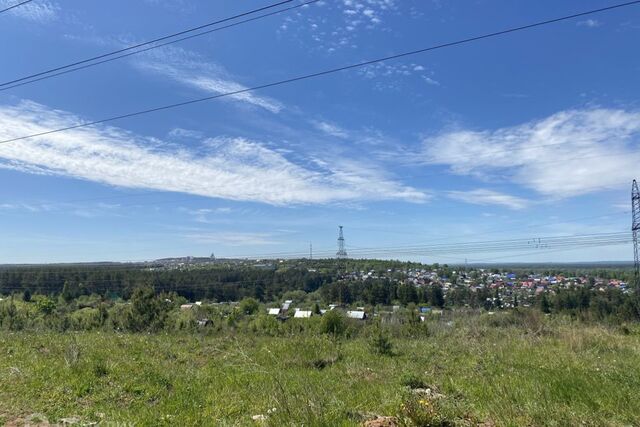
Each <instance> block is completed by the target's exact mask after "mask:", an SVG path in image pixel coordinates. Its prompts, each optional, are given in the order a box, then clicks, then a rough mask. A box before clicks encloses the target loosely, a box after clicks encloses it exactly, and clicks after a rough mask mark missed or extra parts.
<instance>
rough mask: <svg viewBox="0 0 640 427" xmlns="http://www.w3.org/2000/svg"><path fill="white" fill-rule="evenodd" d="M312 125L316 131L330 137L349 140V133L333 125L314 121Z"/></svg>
mask: <svg viewBox="0 0 640 427" xmlns="http://www.w3.org/2000/svg"><path fill="white" fill-rule="evenodd" d="M312 124H313V126H314V127H315V128H316V129H318V130H319V131H322V132H324V133H326V134H327V135H329V136H335V137H338V138H347V137H348V136H349V133H348V132H347V131H346V130H344V129H342V128H341V127H340V126H338V125H335V124H333V123H329V122H323V121H313V122H312Z"/></svg>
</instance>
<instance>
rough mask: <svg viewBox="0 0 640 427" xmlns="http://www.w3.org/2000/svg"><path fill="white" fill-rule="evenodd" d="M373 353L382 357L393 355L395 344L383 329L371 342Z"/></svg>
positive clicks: (379, 330)
mask: <svg viewBox="0 0 640 427" xmlns="http://www.w3.org/2000/svg"><path fill="white" fill-rule="evenodd" d="M370 347H371V351H372V352H373V353H374V354H378V355H381V356H391V355H393V343H392V342H391V338H389V335H387V334H386V333H385V332H384V331H383V330H382V328H378V331H377V333H376V334H375V335H374V336H373V339H372V340H371V342H370Z"/></svg>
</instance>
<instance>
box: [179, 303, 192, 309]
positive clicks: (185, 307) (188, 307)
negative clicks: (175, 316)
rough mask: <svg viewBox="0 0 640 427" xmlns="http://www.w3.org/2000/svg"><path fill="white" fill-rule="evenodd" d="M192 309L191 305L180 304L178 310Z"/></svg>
mask: <svg viewBox="0 0 640 427" xmlns="http://www.w3.org/2000/svg"><path fill="white" fill-rule="evenodd" d="M192 307H193V304H182V305H181V306H180V310H190V309H191V308H192Z"/></svg>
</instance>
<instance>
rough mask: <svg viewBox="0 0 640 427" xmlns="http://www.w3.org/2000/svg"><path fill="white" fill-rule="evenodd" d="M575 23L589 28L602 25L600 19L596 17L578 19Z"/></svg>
mask: <svg viewBox="0 0 640 427" xmlns="http://www.w3.org/2000/svg"><path fill="white" fill-rule="evenodd" d="M576 25H578V26H580V27H589V28H596V27H599V26H601V25H602V23H601V22H600V21H598V20H597V19H586V20H584V21H579V22H578V23H577V24H576Z"/></svg>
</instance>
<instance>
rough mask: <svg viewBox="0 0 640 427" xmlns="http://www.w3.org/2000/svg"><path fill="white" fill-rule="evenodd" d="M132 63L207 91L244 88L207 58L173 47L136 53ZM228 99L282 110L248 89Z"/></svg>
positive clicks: (272, 110)
mask: <svg viewBox="0 0 640 427" xmlns="http://www.w3.org/2000/svg"><path fill="white" fill-rule="evenodd" d="M133 64H134V66H135V67H137V68H138V69H139V70H141V71H145V72H150V73H154V74H158V75H161V76H164V77H167V78H169V79H171V80H173V81H175V82H178V83H180V84H183V85H186V86H189V87H192V88H195V89H198V90H201V91H203V92H206V93H210V94H220V93H228V92H236V91H241V90H244V89H246V88H247V87H246V86H244V85H242V84H240V83H238V82H236V81H235V79H234V78H233V77H232V76H231V75H230V74H229V73H228V72H227V71H226V70H225V69H224V68H223V67H221V66H219V65H217V64H215V63H213V62H211V61H207V60H206V59H205V58H204V57H202V56H201V55H198V54H196V53H194V52H190V51H187V50H184V49H181V48H177V47H172V46H165V47H163V48H160V49H154V50H150V51H148V52H145V53H143V54H140V55H136V57H135V59H134V60H133ZM230 98H232V99H234V100H236V101H242V102H245V103H248V104H251V105H254V106H256V107H260V108H263V109H265V110H267V111H270V112H272V113H278V112H280V111H281V110H282V109H283V105H282V104H281V103H280V102H278V101H276V100H274V99H271V98H267V97H261V96H258V95H255V94H253V93H250V92H246V93H240V94H237V95H233V96H230Z"/></svg>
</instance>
